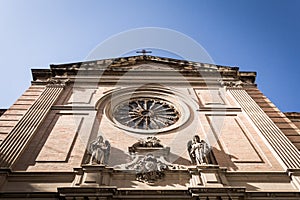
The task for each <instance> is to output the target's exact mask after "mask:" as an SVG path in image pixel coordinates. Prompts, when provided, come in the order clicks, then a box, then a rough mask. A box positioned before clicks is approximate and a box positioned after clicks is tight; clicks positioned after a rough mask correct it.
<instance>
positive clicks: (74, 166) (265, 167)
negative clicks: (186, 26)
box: [0, 55, 300, 200]
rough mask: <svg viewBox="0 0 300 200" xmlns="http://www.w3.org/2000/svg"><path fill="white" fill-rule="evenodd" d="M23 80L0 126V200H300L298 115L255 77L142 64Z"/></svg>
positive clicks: (173, 63) (98, 64)
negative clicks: (270, 94)
mask: <svg viewBox="0 0 300 200" xmlns="http://www.w3.org/2000/svg"><path fill="white" fill-rule="evenodd" d="M32 76H33V81H32V83H31V86H30V87H29V88H28V90H26V91H25V92H24V94H23V95H22V96H21V97H20V98H19V99H18V100H17V101H16V102H15V103H14V104H13V105H12V106H11V107H10V108H9V109H8V110H6V111H5V112H4V113H3V114H2V115H1V117H0V153H1V154H0V172H1V176H0V199H25V198H26V199H63V200H65V199H66V200H68V199H72V200H75V199H76V200H78V199H93V200H96V199H99V200H100V199H103V200H104V199H107V200H108V199H140V198H143V199H194V200H196V199H200V200H202V199H203V200H215V199H218V200H244V199H245V200H248V199H249V200H268V199H295V200H296V199H300V153H299V149H300V130H299V113H287V115H285V114H283V113H282V112H281V111H280V110H279V109H278V108H277V107H276V106H275V105H274V104H273V103H272V102H271V101H270V100H269V99H268V98H267V97H265V96H264V95H263V94H262V92H261V91H260V90H259V89H258V88H257V86H256V84H255V78H256V73H255V72H243V71H239V68H238V67H229V66H220V65H214V64H206V63H199V62H191V61H185V60H177V59H171V58H163V57H157V56H149V55H141V56H132V57H121V58H115V59H104V60H97V61H86V62H79V63H69V64H58V65H50V68H49V69H33V70H32Z"/></svg>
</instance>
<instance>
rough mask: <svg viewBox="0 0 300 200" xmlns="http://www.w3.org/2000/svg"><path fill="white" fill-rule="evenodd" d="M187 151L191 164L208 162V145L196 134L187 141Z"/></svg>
mask: <svg viewBox="0 0 300 200" xmlns="http://www.w3.org/2000/svg"><path fill="white" fill-rule="evenodd" d="M188 151H189V154H190V157H191V160H192V163H193V164H197V165H202V164H209V163H210V161H209V160H210V159H209V152H210V147H209V146H208V144H207V143H206V142H205V141H204V140H201V139H200V137H199V136H198V135H195V136H194V137H193V140H192V141H190V142H189V143H188Z"/></svg>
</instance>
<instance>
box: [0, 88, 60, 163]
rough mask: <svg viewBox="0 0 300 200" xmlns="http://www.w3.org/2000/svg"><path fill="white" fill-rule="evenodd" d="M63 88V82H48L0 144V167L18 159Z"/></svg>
mask: <svg viewBox="0 0 300 200" xmlns="http://www.w3.org/2000/svg"><path fill="white" fill-rule="evenodd" d="M63 88H64V84H62V83H52V82H51V83H49V84H48V85H47V86H46V88H45V90H44V91H43V92H42V94H41V95H40V96H39V98H38V99H37V100H36V101H35V102H34V103H33V104H32V106H31V107H30V108H29V109H28V110H27V112H26V113H25V114H24V116H23V117H22V118H21V119H20V120H19V122H18V123H17V124H16V125H15V126H14V128H13V129H12V130H11V131H10V133H9V134H8V136H7V137H6V138H5V140H4V141H3V142H2V143H1V145H0V152H1V154H0V167H1V168H2V169H3V168H10V167H11V166H12V165H13V163H14V162H15V161H16V160H17V159H18V157H19V156H20V155H21V153H22V152H23V150H24V149H25V148H26V145H27V144H28V142H29V141H30V140H31V138H32V137H33V136H34V134H35V131H36V130H37V129H38V127H39V125H40V124H41V123H42V122H43V120H44V118H45V117H46V115H47V114H48V112H49V111H50V109H51V106H52V105H53V104H54V103H55V101H56V100H57V99H58V97H59V95H60V94H61V92H62V90H63Z"/></svg>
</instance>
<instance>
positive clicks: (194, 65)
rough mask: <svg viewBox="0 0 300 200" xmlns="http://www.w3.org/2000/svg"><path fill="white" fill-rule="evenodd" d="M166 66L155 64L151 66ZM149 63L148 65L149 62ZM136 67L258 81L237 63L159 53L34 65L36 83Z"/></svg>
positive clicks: (141, 71)
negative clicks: (44, 67) (201, 60)
mask: <svg viewBox="0 0 300 200" xmlns="http://www.w3.org/2000/svg"><path fill="white" fill-rule="evenodd" d="M142 64H147V65H149V66H150V67H149V68H145V69H139V68H135V67H136V66H137V65H142ZM156 64H157V65H159V66H166V67H159V68H155V67H154V68H152V67H151V66H156ZM146 67H147V66H146ZM132 69H134V73H135V74H138V75H141V76H143V75H149V74H150V75H151V76H172V75H170V72H174V71H176V72H179V73H180V74H181V75H183V76H184V77H198V78H199V77H201V78H203V77H204V78H205V79H212V78H217V77H218V79H220V77H221V78H222V81H225V82H226V84H227V82H231V83H233V82H234V84H236V83H235V82H237V84H238V82H239V81H241V82H242V83H244V84H253V83H254V82H255V78H256V73H255V72H240V71H239V68H238V67H229V66H221V65H215V64H207V63H200V62H192V61H186V60H177V59H171V58H163V57H157V56H148V55H147V56H132V57H121V58H115V59H103V60H96V61H85V62H76V63H67V64H52V65H50V69H32V77H33V81H34V83H39V82H45V81H46V80H49V79H52V78H55V79H66V78H70V79H71V81H72V78H73V79H74V78H75V77H76V76H77V75H80V76H84V77H87V76H88V77H89V78H92V77H93V76H94V77H95V76H97V75H98V77H99V76H100V75H101V76H114V77H118V76H123V75H124V73H126V72H128V71H131V70H132Z"/></svg>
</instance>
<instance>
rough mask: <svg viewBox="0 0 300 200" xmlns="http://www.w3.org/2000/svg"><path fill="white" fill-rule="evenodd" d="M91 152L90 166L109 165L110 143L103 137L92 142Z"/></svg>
mask: <svg viewBox="0 0 300 200" xmlns="http://www.w3.org/2000/svg"><path fill="white" fill-rule="evenodd" d="M89 151H90V154H91V158H90V162H89V164H105V165H107V164H108V158H109V154H110V143H109V142H108V141H107V140H105V141H104V140H103V137H102V136H101V135H100V136H98V137H97V139H96V140H94V141H93V142H91V144H90V146H89Z"/></svg>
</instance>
